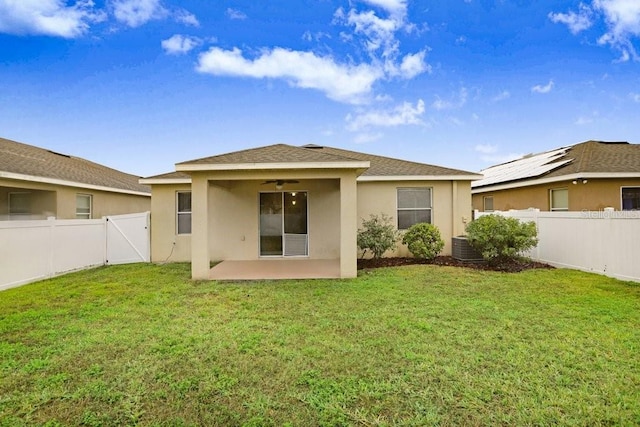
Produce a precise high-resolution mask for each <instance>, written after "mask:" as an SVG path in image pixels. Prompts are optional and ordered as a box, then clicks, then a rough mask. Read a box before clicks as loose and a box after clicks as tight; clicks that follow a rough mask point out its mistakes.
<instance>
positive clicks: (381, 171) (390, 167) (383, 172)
mask: <svg viewBox="0 0 640 427" xmlns="http://www.w3.org/2000/svg"><path fill="white" fill-rule="evenodd" d="M306 147H310V148H311V149H312V150H313V151H321V152H324V153H327V154H333V155H339V156H344V157H348V158H351V159H355V160H365V161H369V162H371V167H370V168H369V169H367V170H366V171H365V172H364V173H363V174H362V175H363V176H439V175H440V176H445V175H446V176H451V175H476V173H474V172H467V171H463V170H460V169H451V168H445V167H442V166H435V165H429V164H426V163H417V162H412V161H409V160H400V159H394V158H391V157H384V156H377V155H374V154H366V153H359V152H357V151H348V150H342V149H340V148H332V147H319V146H306ZM478 176H479V175H478Z"/></svg>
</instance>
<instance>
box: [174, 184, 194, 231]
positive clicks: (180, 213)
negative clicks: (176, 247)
mask: <svg viewBox="0 0 640 427" xmlns="http://www.w3.org/2000/svg"><path fill="white" fill-rule="evenodd" d="M181 194H191V191H190V190H185V191H176V234H178V235H190V234H191V231H192V228H191V227H192V226H193V223H192V216H191V213H192V211H193V206H190V209H189V210H188V211H187V210H185V211H182V212H181V211H180V195H181ZM191 203H193V199H191ZM181 216H189V232H188V233H187V232H184V231H183V232H181V231H180V217H181Z"/></svg>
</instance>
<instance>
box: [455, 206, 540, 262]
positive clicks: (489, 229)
mask: <svg viewBox="0 0 640 427" xmlns="http://www.w3.org/2000/svg"><path fill="white" fill-rule="evenodd" d="M467 235H468V236H467V239H468V241H469V244H470V245H471V246H472V247H473V248H474V249H475V250H477V251H478V252H480V253H481V254H482V257H483V258H484V259H485V260H486V261H488V262H490V263H493V264H499V263H500V262H504V261H508V260H511V259H514V258H516V257H517V256H519V255H520V254H521V253H522V252H524V251H526V250H529V249H531V248H533V247H534V246H536V245H537V244H538V237H537V236H538V231H537V230H536V224H535V223H534V222H520V221H518V219H516V218H509V217H505V216H502V215H495V214H493V215H484V216H482V217H480V218H478V219H476V220H474V221H472V222H471V223H470V224H469V225H468V226H467Z"/></svg>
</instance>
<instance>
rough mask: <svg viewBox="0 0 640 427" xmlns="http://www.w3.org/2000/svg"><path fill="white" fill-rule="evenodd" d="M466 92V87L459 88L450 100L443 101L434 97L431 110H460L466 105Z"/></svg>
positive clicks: (438, 97)
mask: <svg viewBox="0 0 640 427" xmlns="http://www.w3.org/2000/svg"><path fill="white" fill-rule="evenodd" d="M467 97H468V91H467V88H466V87H461V88H460V90H459V91H458V93H456V94H455V95H453V96H452V97H451V98H450V99H448V100H445V99H442V98H441V97H440V96H438V95H436V100H435V101H433V103H432V104H431V108H433V109H435V110H438V111H442V110H451V109H454V108H461V107H463V106H464V105H465V104H466V103H467Z"/></svg>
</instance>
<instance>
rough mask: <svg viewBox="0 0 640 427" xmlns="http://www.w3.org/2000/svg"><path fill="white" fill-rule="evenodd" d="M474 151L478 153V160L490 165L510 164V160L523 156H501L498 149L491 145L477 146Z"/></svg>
mask: <svg viewBox="0 0 640 427" xmlns="http://www.w3.org/2000/svg"><path fill="white" fill-rule="evenodd" d="M474 151H476V152H477V153H480V160H482V161H483V162H485V163H490V164H500V163H506V162H510V161H511V160H516V159H520V158H521V157H522V156H523V155H524V154H519V153H508V154H501V153H500V150H499V147H498V146H497V145H492V144H478V145H476V146H475V147H474Z"/></svg>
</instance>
